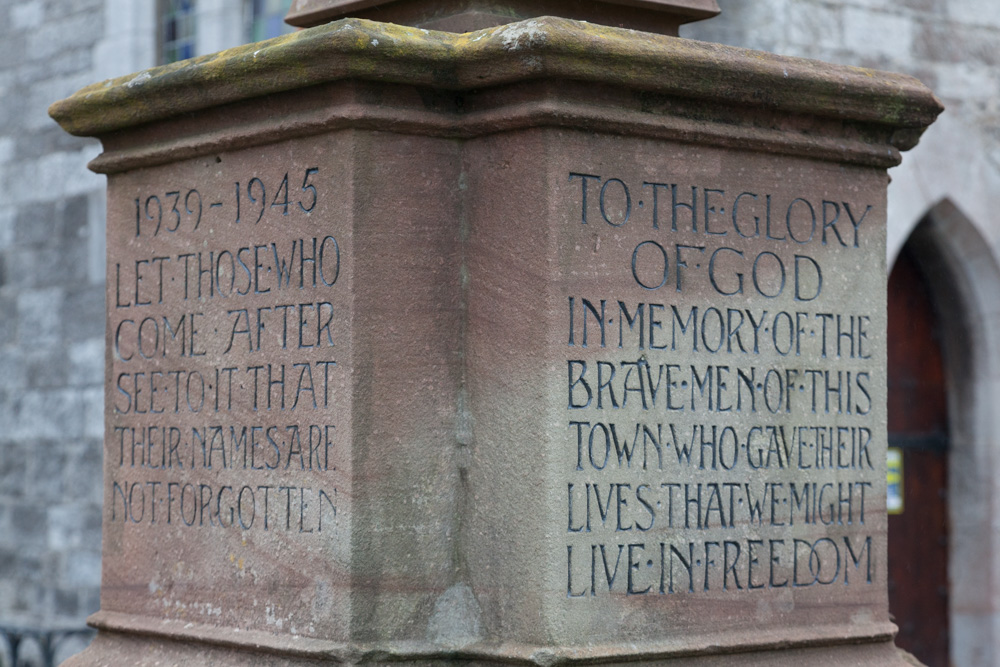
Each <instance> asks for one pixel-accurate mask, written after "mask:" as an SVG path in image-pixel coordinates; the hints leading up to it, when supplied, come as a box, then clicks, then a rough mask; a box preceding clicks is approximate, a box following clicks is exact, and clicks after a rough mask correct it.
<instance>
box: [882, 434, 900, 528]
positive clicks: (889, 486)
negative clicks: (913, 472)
mask: <svg viewBox="0 0 1000 667" xmlns="http://www.w3.org/2000/svg"><path fill="white" fill-rule="evenodd" d="M885 509H886V511H887V512H888V513H889V514H902V513H903V450H901V449H900V448H899V447H889V448H888V449H887V450H886V490H885Z"/></svg>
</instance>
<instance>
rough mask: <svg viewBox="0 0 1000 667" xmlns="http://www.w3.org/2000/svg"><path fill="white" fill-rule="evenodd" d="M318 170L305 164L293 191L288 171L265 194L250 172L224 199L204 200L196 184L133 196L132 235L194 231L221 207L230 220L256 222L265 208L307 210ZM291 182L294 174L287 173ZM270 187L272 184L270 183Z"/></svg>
mask: <svg viewBox="0 0 1000 667" xmlns="http://www.w3.org/2000/svg"><path fill="white" fill-rule="evenodd" d="M318 173H319V167H309V168H307V169H306V170H305V173H304V175H303V177H302V185H301V186H299V188H298V189H299V192H298V193H296V192H295V191H294V190H295V186H294V185H292V186H291V191H290V189H289V178H290V177H289V172H285V175H284V177H283V178H282V179H281V181H280V182H279V183H278V184H277V189H276V190H273V192H274V195H273V196H271V197H269V196H268V186H267V185H266V184H265V182H264V180H262V179H261V178H258V177H256V176H254V177H253V178H251V179H249V180H248V181H246V182H242V181H235V182H234V183H233V190H232V192H233V196H232V198H231V199H230V198H226V200H225V201H222V200H220V201H213V202H206V200H205V198H204V197H203V196H202V194H201V192H200V191H199V190H198V189H197V188H191V189H188V190H184V189H183V188H181V189H176V190H171V191H169V192H164V193H160V194H152V195H149V196H148V197H145V199H143V198H142V197H136V198H135V199H134V200H133V201H134V203H135V235H136V236H144V235H145V236H158V235H159V234H160V233H161V232H164V233H171V234H172V233H175V232H178V231H181V230H183V229H186V230H188V231H196V230H197V229H198V227H199V225H201V221H202V218H203V217H204V216H205V214H206V212H207V211H212V210H214V209H220V210H222V209H225V210H228V211H232V213H231V215H233V219H232V222H233V224H240V223H242V222H247V223H251V224H255V225H256V224H257V223H259V222H260V221H261V220H262V219H263V218H264V215H265V213H266V212H268V211H270V210H275V209H277V210H278V211H279V212H280V215H282V216H287V215H288V214H289V212H290V211H291V212H295V211H301V212H302V213H311V212H312V210H313V209H314V208H316V203H317V200H318V195H317V191H316V185H315V184H314V183H313V179H314V177H315V176H316V174H318ZM291 178H292V182H293V183H294V181H295V180H297V177H291ZM271 185H272V187H273V186H274V184H273V183H272V184H271Z"/></svg>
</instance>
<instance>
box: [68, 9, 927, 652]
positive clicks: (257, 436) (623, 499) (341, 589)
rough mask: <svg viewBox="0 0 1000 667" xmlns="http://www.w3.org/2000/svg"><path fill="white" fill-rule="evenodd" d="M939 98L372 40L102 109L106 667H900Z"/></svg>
mask: <svg viewBox="0 0 1000 667" xmlns="http://www.w3.org/2000/svg"><path fill="white" fill-rule="evenodd" d="M939 111H940V106H939V105H938V103H937V101H936V100H935V99H934V97H933V96H932V95H931V94H930V93H929V92H928V91H927V90H926V89H925V88H924V87H923V86H921V85H920V84H919V83H918V82H916V81H915V80H913V79H910V78H907V77H903V76H899V75H891V74H884V73H878V72H872V71H867V70H858V69H853V68H839V67H835V66H830V65H823V64H820V63H815V62H810V61H803V60H796V59H790V58H782V57H778V56H771V55H768V54H761V53H755V52H749V51H742V50H738V49H731V48H726V47H721V46H718V45H711V44H700V43H695V42H689V41H685V40H681V39H677V38H672V37H666V36H655V35H651V34H640V33H635V32H631V31H627V30H620V29H614V28H604V27H595V26H592V25H588V24H584V23H579V22H575V21H570V20H564V19H552V18H544V19H538V20H530V21H526V22H522V23H517V24H513V25H509V26H503V27H500V28H494V29H490V30H483V31H481V32H476V33H469V34H465V35H454V34H449V33H435V32H429V31H426V30H421V29H413V28H401V27H398V26H392V25H384V24H377V23H372V22H369V21H363V20H344V21H338V22H336V23H333V24H330V25H327V26H322V27H317V28H312V29H308V30H305V31H302V32H300V33H298V34H296V35H291V36H287V37H283V38H279V39H277V40H272V41H270V42H265V43H261V44H255V45H251V46H248V47H244V48H241V49H236V50H233V51H228V52H224V53H221V54H217V55H215V56H209V57H206V58H202V59H196V60H194V61H189V62H185V63H179V64H176V65H171V66H167V67H164V68H158V69H155V70H151V71H149V72H144V73H142V74H139V75H134V76H131V77H126V78H124V79H120V80H116V81H113V82H106V83H104V84H98V85H95V86H92V87H90V88H87V89H84V90H82V91H80V92H79V93H77V94H76V95H75V96H74V97H73V98H70V99H69V100H66V101H64V102H61V103H58V104H57V105H55V106H54V107H53V109H52V114H53V116H54V117H55V118H56V119H57V120H59V121H60V123H62V125H63V126H64V127H65V128H66V129H67V130H69V131H71V132H74V133H77V134H82V135H92V136H99V137H100V138H101V139H102V141H103V142H104V147H105V152H104V153H103V154H102V155H101V156H100V157H98V158H97V159H95V161H94V162H93V164H92V166H93V168H94V169H96V170H98V171H101V172H104V173H108V174H109V186H108V187H109V203H108V220H109V221H108V255H109V256H108V327H107V331H108V333H107V341H108V347H107V391H106V418H107V427H106V438H105V516H104V579H103V588H102V608H101V611H100V612H98V614H96V615H95V616H94V617H93V618H92V619H91V622H92V624H93V625H95V626H96V627H98V628H99V629H100V631H101V632H100V634H99V637H98V639H97V640H96V642H95V643H94V645H93V646H92V647H91V649H90V650H89V651H88V652H86V653H84V654H82V655H81V656H79V657H78V658H76V659H75V660H74V662H73V663H72V664H75V665H91V664H94V665H96V664H104V663H107V662H118V663H123V662H124V663H136V664H150V665H152V664H157V663H163V662H170V661H180V660H189V661H190V660H193V661H195V662H200V663H203V664H234V665H235V664H300V663H301V664H311V663H309V661H310V660H315V659H329V660H337V661H350V662H372V663H381V662H387V661H403V662H407V663H411V664H417V663H421V664H422V663H427V664H430V663H437V662H440V661H443V660H453V659H459V660H464V661H468V662H472V663H480V662H482V663H486V662H497V661H499V662H518V663H524V662H527V663H532V664H541V665H549V664H555V663H574V662H594V661H600V662H602V663H628V662H632V661H636V660H649V659H657V660H665V661H669V660H680V661H685V664H687V663H689V662H690V663H691V664H705V665H720V664H727V665H728V664H736V663H739V664H771V665H774V664H778V665H781V664H788V665H791V664H801V663H802V662H803V661H805V662H810V663H814V664H845V663H852V662H858V663H864V664H872V665H875V664H884V665H889V664H900V660H901V659H900V658H899V657H898V656H897V655H896V653H895V650H894V649H893V648H892V645H891V637H892V633H893V626H892V624H891V623H890V622H889V619H888V611H887V604H886V593H885V526H886V522H885V440H886V434H885V239H884V225H885V187H886V183H887V177H886V173H885V169H886V168H887V167H889V166H891V165H893V164H896V163H897V162H898V161H899V151H900V150H905V149H906V148H909V147H911V146H912V145H913V144H914V143H915V141H916V139H917V137H918V136H919V134H920V132H921V131H922V130H923V128H924V127H926V125H927V124H929V123H930V122H931V121H932V120H933V118H934V117H935V116H936V114H937V113H938V112H939Z"/></svg>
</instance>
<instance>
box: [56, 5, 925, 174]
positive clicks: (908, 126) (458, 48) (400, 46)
mask: <svg viewBox="0 0 1000 667" xmlns="http://www.w3.org/2000/svg"><path fill="white" fill-rule="evenodd" d="M636 35H637V33H635V32H634V31H631V30H624V29H620V28H611V27H605V26H598V25H593V24H588V23H583V22H579V21H572V20H568V19H560V18H552V17H543V18H539V19H532V20H527V21H521V22H519V23H513V24H510V25H507V26H502V27H499V28H491V29H487V30H481V31H478V32H471V33H465V34H455V33H448V32H436V31H429V30H423V29H419V28H408V27H403V26H398V25H393V24H387V23H378V22H373V21H367V20H362V19H343V20H340V21H336V22H334V23H330V24H327V25H323V26H318V27H315V28H310V29H307V30H302V31H300V32H298V33H294V34H291V35H286V36H283V37H279V38H276V39H272V40H269V41H267V42H260V43H255V44H250V45H247V46H243V47H239V48H235V49H230V50H228V51H223V52H221V53H218V54H214V55H210V56H204V57H201V58H195V59H192V60H187V61H182V62H179V63H174V64H171V65H166V66H162V67H157V68H153V69H150V70H146V71H143V72H140V73H138V74H132V75H129V76H125V77H120V78H118V79H113V80H108V81H105V82H102V83H97V84H94V85H91V86H88V87H86V88H83V89H82V90H80V91H78V92H77V93H75V94H74V95H73V96H71V97H69V98H67V99H65V100H62V101H59V102H56V103H55V104H53V105H52V106H51V107H50V109H49V113H50V114H51V115H52V117H53V118H54V119H55V120H56V121H57V122H58V123H59V124H60V125H61V126H62V127H63V128H64V129H65V130H66V131H68V132H70V133H72V134H76V135H81V136H98V137H101V138H102V139H104V140H105V148H106V150H107V152H106V153H105V155H103V156H101V157H99V158H97V159H96V160H95V162H94V163H93V164H92V168H94V169H95V170H97V171H103V172H114V171H120V170H122V169H127V168H131V167H133V166H137V165H139V164H154V163H156V162H163V161H166V160H169V159H176V158H177V157H180V156H183V155H184V154H185V151H186V150H187V149H185V146H184V144H185V139H184V138H183V137H181V138H175V139H173V140H172V141H171V142H168V143H166V144H165V143H163V142H159V141H156V142H153V143H155V144H156V145H152V144H147V145H145V146H143V147H141V148H137V146H138V145H139V144H141V143H143V142H142V141H141V140H140V141H138V142H136V141H133V140H128V139H126V137H125V135H130V134H132V131H133V130H137V129H138V130H139V135H141V134H142V132H141V128H142V126H144V125H147V124H149V123H154V122H162V121H167V120H171V119H177V120H178V121H179V122H181V123H183V121H184V119H185V118H190V117H191V115H192V114H198V113H199V112H204V111H206V110H212V109H218V108H219V107H228V108H229V109H230V111H234V112H235V113H231V114H228V115H229V116H231V117H232V118H236V117H238V116H239V115H240V114H239V113H238V109H239V108H240V107H241V105H243V106H245V105H246V103H248V102H249V101H252V100H253V101H257V102H259V101H260V100H261V99H262V98H268V99H273V98H280V97H281V94H282V93H286V92H291V91H294V95H295V96H297V97H299V96H302V95H303V94H304V90H309V88H311V87H322V86H326V87H328V88H329V87H330V86H336V85H338V84H339V85H341V86H342V85H343V84H348V83H349V84H352V85H355V84H362V85H364V84H377V85H395V86H406V87H411V88H412V87H416V88H419V89H423V90H430V91H437V92H441V93H447V94H451V95H453V96H454V95H461V96H463V97H465V98H467V99H466V100H464V101H463V104H460V105H458V107H459V108H455V105H451V106H449V105H448V104H443V105H438V106H436V107H435V106H434V105H427V104H426V103H424V102H418V103H414V104H410V105H406V104H403V105H396V106H391V107H384V108H381V109H379V108H378V107H379V105H372V104H366V103H365V102H364V101H363V100H360V98H358V97H357V96H354V98H355V99H354V100H353V101H351V102H350V103H349V104H346V105H345V104H341V103H338V101H337V100H336V99H335V98H336V97H337V95H336V94H333V95H328V100H329V102H330V103H329V104H327V105H326V106H325V108H324V105H322V104H320V105H318V106H317V105H306V107H307V109H304V110H303V109H302V108H300V106H301V105H296V109H297V110H296V111H295V112H294V113H293V114H292V116H291V117H289V118H288V119H287V122H284V123H282V124H281V127H279V128H277V129H276V130H275V131H278V132H283V133H284V134H283V136H294V135H296V134H299V135H304V134H308V133H311V132H314V131H318V130H321V129H330V128H336V127H338V126H342V127H362V128H364V127H370V128H373V129H389V130H394V129H398V130H400V131H411V132H426V133H431V134H436V135H450V136H456V137H462V136H475V135H478V134H483V133H489V132H492V131H497V130H510V129H516V128H517V127H518V126H519V125H521V126H531V127H537V126H540V125H548V126H552V125H556V126H565V127H574V128H582V129H587V130H593V131H605V132H612V133H615V132H629V133H638V134H640V135H644V134H645V135H653V136H658V137H671V136H673V137H676V138H677V139H678V140H681V141H693V140H697V141H707V142H709V143H713V144H716V145H727V146H737V145H739V146H744V147H749V148H756V149H760V150H771V151H774V152H782V153H792V154H799V155H807V156H813V157H818V158H821V159H834V160H841V161H845V162H856V163H862V164H868V165H871V166H892V165H895V164H897V163H898V162H899V159H900V157H899V151H901V150H907V149H909V148H912V147H913V146H914V145H916V143H917V141H918V139H919V137H920V135H921V133H922V132H923V131H924V129H926V127H927V126H928V125H929V124H930V123H931V122H932V121H933V120H934V119H935V118H936V117H937V115H938V114H939V113H940V112H941V111H942V106H941V104H940V102H939V101H938V100H937V98H936V97H935V96H934V95H933V93H931V91H930V90H929V89H928V88H927V87H925V86H924V85H923V84H922V83H920V82H919V81H918V80H916V79H914V78H912V77H909V76H906V75H902V74H893V73H887V72H880V71H875V70H869V69H863V68H857V67H845V66H837V65H829V64H826V63H821V62H819V61H812V60H806V59H801V58H791V57H785V56H778V55H773V54H769V53H764V52H759V51H750V50H746V49H739V48H735V47H729V46H722V45H718V44H710V43H706V42H698V41H693V40H686V39H681V38H677V37H669V36H664V35H650V34H646V33H643V34H642V37H643V38H642V39H641V40H639V39H636ZM526 84H527V85H529V86H534V87H535V89H534V92H532V91H531V90H530V89H529V92H528V94H527V95H526V96H525V95H522V96H516V97H515V98H514V99H515V101H514V102H513V103H507V102H504V101H503V100H496V99H494V100H489V95H490V91H491V90H498V89H503V88H510V87H511V86H517V87H519V88H520V87H523V86H525V85H526ZM545 84H550V85H549V86H548V88H547V89H546V92H545V93H544V94H543V93H541V92H539V91H540V90H542V89H545V88H546V86H545ZM554 84H558V86H556V85H554ZM573 84H576V86H575V87H574V85H573ZM563 89H565V90H566V91H568V92H567V93H566V94H564V93H563V92H562V91H563ZM588 91H594V92H593V94H591V93H590V92H588ZM602 93H603V94H604V95H605V96H606V97H608V98H609V99H610V98H614V99H615V102H616V104H618V103H620V102H621V99H622V96H624V97H626V98H628V99H630V100H632V101H633V102H634V104H632V108H627V109H626V111H625V112H624V113H623V112H622V110H621V109H620V108H617V109H615V108H614V107H613V105H610V104H608V105H602V104H601V103H600V99H599V98H600V96H601V94H602ZM341 97H345V96H343V95H342V96H341ZM346 97H351V96H350V95H347V96H346ZM481 100H482V101H481ZM275 104H277V105H278V106H280V102H277V103H275ZM359 105H361V106H365V108H366V112H365V113H364V114H360V113H357V111H358V106H359ZM626 107H628V105H626ZM370 109H375V111H376V113H374V114H372V113H369V110H370ZM720 109H722V110H723V112H722V113H720V111H719V110H720ZM726 109H728V110H730V111H732V113H731V114H730V115H728V116H727V114H726V113H725V112H724V111H725V110H726ZM307 116H308V117H307ZM789 119H791V120H790V121H789ZM789 123H791V127H792V129H793V131H792V132H791V133H789V132H788V129H789V127H790V125H789ZM198 128H199V130H198V131H199V135H200V136H199V139H198V140H197V142H195V141H189V142H188V143H189V144H190V145H191V146H193V145H194V144H195V143H197V144H198V145H199V146H200V148H199V149H198V152H199V153H201V154H204V153H205V151H206V150H216V149H221V148H224V147H226V146H229V145H235V143H233V142H234V141H235V140H236V138H237V137H239V139H240V141H244V140H245V139H246V138H247V137H250V136H251V135H255V136H256V137H257V138H256V139H255V140H254V141H255V143H260V142H262V141H269V140H275V139H276V138H278V137H277V136H271V135H273V134H274V131H272V132H271V133H270V134H269V135H268V134H265V135H260V134H258V133H256V132H255V131H253V130H250V129H249V128H247V127H245V126H242V125H239V124H236V123H234V122H228V123H227V122H226V120H225V119H224V118H219V119H216V120H214V121H213V120H210V119H209V120H207V124H206V123H203V122H199V125H198ZM212 128H214V129H212ZM241 128H242V129H241ZM211 131H214V132H216V133H217V134H218V137H216V139H215V140H212V139H211V138H208V137H207V135H206V133H209V132H211ZM113 135H120V136H119V137H118V138H119V139H120V140H119V141H118V142H117V144H116V142H115V140H114V136H113ZM139 135H136V136H134V137H132V139H137V138H138V137H139ZM108 139H112V141H111V143H110V144H109V142H108ZM206 139H209V140H208V144H207V146H208V148H206V142H205V140H206Z"/></svg>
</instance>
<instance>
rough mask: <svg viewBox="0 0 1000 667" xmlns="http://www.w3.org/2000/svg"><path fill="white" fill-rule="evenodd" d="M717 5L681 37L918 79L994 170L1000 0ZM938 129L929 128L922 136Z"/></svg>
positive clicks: (792, 0)
mask: <svg viewBox="0 0 1000 667" xmlns="http://www.w3.org/2000/svg"><path fill="white" fill-rule="evenodd" d="M719 6H720V7H722V14H721V15H720V16H718V17H716V18H714V19H712V20H710V21H704V22H701V23H695V24H692V25H690V26H686V27H684V28H682V32H681V35H682V36H683V37H688V38H691V39H701V40H707V41H713V42H721V43H723V44H730V45H733V46H743V47H747V48H753V49H762V50H765V51H772V52H774V53H781V54H785V55H791V56H799V57H804V58H815V59H818V60H825V61H827V62H835V63H841V64H846V65H857V66H860V67H870V68H874V69H882V70H889V71H895V72H904V73H906V74H910V75H912V76H915V77H917V78H918V79H920V80H921V81H923V82H924V83H925V84H927V86H929V87H930V88H931V90H933V91H934V92H935V94H937V96H938V97H939V98H941V100H942V101H943V102H944V104H945V106H946V108H947V112H946V115H945V116H944V117H943V119H946V122H950V123H962V124H963V125H965V126H966V128H967V129H969V130H970V131H974V132H976V133H977V134H978V135H979V137H980V140H981V148H982V152H983V155H984V156H986V157H987V158H988V159H989V160H990V161H991V162H992V166H993V168H997V167H998V166H1000V2H997V1H996V0H840V1H836V2H831V1H829V0H719ZM939 131H941V130H940V127H938V126H937V125H936V126H934V127H932V128H931V130H930V131H929V134H930V133H935V132H939ZM908 157H909V156H908ZM941 166H942V167H949V166H951V165H941Z"/></svg>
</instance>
